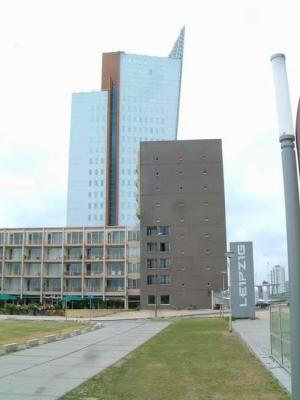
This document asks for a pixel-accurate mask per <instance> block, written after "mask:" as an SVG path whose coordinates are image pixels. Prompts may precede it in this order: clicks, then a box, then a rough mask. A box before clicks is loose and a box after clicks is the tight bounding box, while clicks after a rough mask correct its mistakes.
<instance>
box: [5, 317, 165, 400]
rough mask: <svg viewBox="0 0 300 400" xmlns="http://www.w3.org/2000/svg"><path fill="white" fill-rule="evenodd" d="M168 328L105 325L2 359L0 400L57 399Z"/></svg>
mask: <svg viewBox="0 0 300 400" xmlns="http://www.w3.org/2000/svg"><path fill="white" fill-rule="evenodd" d="M167 325H168V322H166V321H115V322H106V323H105V324H104V328H102V329H99V330H97V331H93V332H89V333H85V334H83V335H80V336H74V337H72V338H69V339H65V340H61V341H58V342H54V343H49V344H46V345H42V346H39V347H36V348H32V349H28V350H23V351H20V352H17V353H14V354H11V355H6V356H2V357H0V399H1V400H28V399H32V400H53V399H57V398H59V397H60V396H62V395H63V394H65V393H67V392H69V391H70V390H72V389H74V388H75V387H76V386H78V385H79V384H81V383H82V382H84V381H85V380H87V379H89V378H91V377H92V376H94V375H96V374H97V373H99V372H100V371H102V370H104V369H105V368H107V367H108V366H110V365H112V364H114V363H115V362H117V361H118V360H119V359H121V358H122V357H124V356H126V355H127V354H128V353H130V352H131V351H132V350H134V349H136V348H137V347H138V346H140V345H141V344H143V343H144V342H145V341H147V340H148V339H150V338H151V337H152V336H154V335H156V334H157V333H158V332H160V331H161V330H162V329H164V328H165V327H166V326H167Z"/></svg>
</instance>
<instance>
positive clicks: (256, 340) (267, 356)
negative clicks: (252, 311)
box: [233, 311, 291, 392]
mask: <svg viewBox="0 0 300 400" xmlns="http://www.w3.org/2000/svg"><path fill="white" fill-rule="evenodd" d="M256 317H257V319H255V320H251V319H244V320H243V319H240V320H236V321H234V322H233V328H234V330H235V331H236V332H237V333H238V334H239V335H240V336H241V338H242V339H243V340H244V342H246V344H247V345H248V346H249V347H250V349H251V350H252V351H253V352H254V353H255V355H256V356H257V358H258V359H259V360H260V361H261V362H262V363H263V365H264V366H265V367H266V368H267V369H268V370H269V371H270V372H271V373H272V375H273V376H274V377H275V378H276V379H277V380H278V381H279V383H280V384H281V385H282V386H283V387H284V388H285V389H286V390H287V391H288V392H291V376H290V374H289V373H288V372H287V371H286V370H285V369H284V368H282V367H281V366H280V365H279V364H278V363H277V362H276V361H274V360H273V358H272V357H271V344H270V322H269V311H259V312H257V316H256Z"/></svg>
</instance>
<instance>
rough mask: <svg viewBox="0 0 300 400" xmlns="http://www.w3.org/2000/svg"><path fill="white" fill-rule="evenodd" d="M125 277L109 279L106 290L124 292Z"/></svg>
mask: <svg viewBox="0 0 300 400" xmlns="http://www.w3.org/2000/svg"><path fill="white" fill-rule="evenodd" d="M124 283H125V282H124V279H113V278H112V279H107V286H106V292H114V293H115V292H124V290H125V285H124Z"/></svg>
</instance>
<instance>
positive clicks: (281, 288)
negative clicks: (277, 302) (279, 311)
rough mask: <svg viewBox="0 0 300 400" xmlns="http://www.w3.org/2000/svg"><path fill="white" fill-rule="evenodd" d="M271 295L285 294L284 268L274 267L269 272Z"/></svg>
mask: <svg viewBox="0 0 300 400" xmlns="http://www.w3.org/2000/svg"><path fill="white" fill-rule="evenodd" d="M270 281H271V285H272V286H271V294H280V293H285V292H286V284H285V267H283V266H281V265H274V267H273V268H272V269H271V271H270Z"/></svg>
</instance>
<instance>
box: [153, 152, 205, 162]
mask: <svg viewBox="0 0 300 400" xmlns="http://www.w3.org/2000/svg"><path fill="white" fill-rule="evenodd" d="M154 158H155V161H159V160H160V157H159V155H156V156H155V157H154ZM201 158H202V159H203V160H205V159H206V155H205V154H202V155H201ZM178 161H183V156H181V155H179V156H178Z"/></svg>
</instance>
